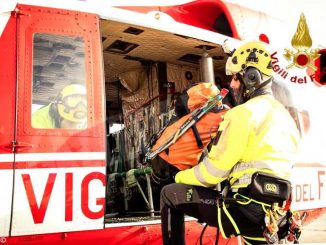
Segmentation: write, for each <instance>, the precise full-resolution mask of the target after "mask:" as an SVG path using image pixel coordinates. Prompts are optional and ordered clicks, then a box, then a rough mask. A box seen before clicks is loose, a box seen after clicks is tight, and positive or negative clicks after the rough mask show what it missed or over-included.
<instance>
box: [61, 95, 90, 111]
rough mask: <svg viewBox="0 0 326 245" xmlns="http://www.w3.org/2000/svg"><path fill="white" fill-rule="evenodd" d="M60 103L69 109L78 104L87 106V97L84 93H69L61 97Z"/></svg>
mask: <svg viewBox="0 0 326 245" xmlns="http://www.w3.org/2000/svg"><path fill="white" fill-rule="evenodd" d="M62 104H63V105H64V106H65V107H66V108H69V109H75V108H77V107H78V106H80V105H81V106H84V107H87V98H86V95H81V94H74V95H69V96H65V97H64V98H63V99H62Z"/></svg>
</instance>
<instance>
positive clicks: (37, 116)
mask: <svg viewBox="0 0 326 245" xmlns="http://www.w3.org/2000/svg"><path fill="white" fill-rule="evenodd" d="M51 105H52V104H49V105H47V106H44V107H42V108H40V109H38V110H37V111H36V112H34V113H33V115H32V127H33V128H55V120H54V118H53V117H51V115H50V107H51Z"/></svg>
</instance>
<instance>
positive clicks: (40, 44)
mask: <svg viewBox="0 0 326 245" xmlns="http://www.w3.org/2000/svg"><path fill="white" fill-rule="evenodd" d="M84 50H85V44H84V40H83V38H81V37H76V36H64V35H53V34H47V33H35V34H34V36H33V85H32V86H33V87H32V127H34V128H70V129H83V128H86V127H87V96H86V95H87V91H86V72H85V51H84Z"/></svg>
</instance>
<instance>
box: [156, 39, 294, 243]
mask: <svg viewBox="0 0 326 245" xmlns="http://www.w3.org/2000/svg"><path fill="white" fill-rule="evenodd" d="M226 71H227V73H228V74H230V75H231V74H232V75H233V79H232V81H231V84H230V87H231V88H232V89H233V94H234V96H235V97H236V100H237V102H238V104H239V105H238V106H236V107H234V108H233V109H231V110H230V111H228V112H227V113H226V114H225V115H224V120H223V121H222V122H221V124H220V126H219V129H218V133H217V136H216V137H215V139H214V140H213V142H212V146H211V149H210V150H209V153H208V154H207V155H206V156H204V157H202V159H201V161H200V162H199V164H198V165H196V166H194V167H193V168H191V169H187V170H183V171H180V172H178V173H177V175H176V176H175V182H176V184H171V185H168V186H165V187H164V188H163V189H162V192H161V217H162V236H163V244H184V214H187V215H190V216H193V217H196V218H198V219H199V220H202V221H204V222H205V223H207V224H208V225H212V226H218V227H219V229H220V231H221V233H222V235H223V236H225V237H229V236H231V235H242V236H243V237H244V239H245V241H246V242H247V243H248V244H254V243H259V244H262V243H266V241H267V240H268V239H269V240H268V242H271V241H270V240H272V239H273V238H275V234H276V232H274V233H273V232H271V233H270V234H267V233H268V232H265V227H266V226H267V224H265V221H266V218H265V217H266V210H267V209H268V208H271V205H272V204H273V203H274V201H275V202H281V201H285V199H286V198H287V197H288V196H289V194H290V193H289V192H290V190H289V189H290V188H286V191H285V192H286V193H282V191H281V190H282V188H280V189H278V188H279V186H278V185H279V184H280V183H288V182H287V181H286V180H287V179H288V178H289V176H290V173H291V170H292V166H293V156H294V154H295V152H296V150H297V147H298V142H299V132H298V130H297V127H296V125H295V122H294V120H293V119H292V117H291V116H290V114H289V113H288V111H287V110H286V109H285V108H284V106H283V105H281V104H280V103H279V102H278V101H277V100H275V99H274V97H273V95H272V90H271V83H272V79H273V78H272V63H271V58H270V54H269V52H268V51H267V50H266V48H265V47H264V45H263V44H262V43H260V42H249V43H246V44H244V45H242V46H240V47H239V48H238V49H237V50H235V51H234V52H233V54H232V56H231V57H229V58H228V61H227V64H226ZM255 173H259V174H255ZM258 175H259V176H260V177H261V176H265V175H266V176H267V177H266V176H265V177H263V178H267V182H266V183H267V185H264V186H262V187H261V189H260V190H263V192H264V191H266V192H264V193H263V194H262V196H257V195H258V194H257V193H255V192H256V191H254V190H253V189H252V186H253V184H251V183H252V182H253V181H256V179H255V178H256V176H258ZM269 176H271V177H269ZM254 177H255V178H254ZM274 177H275V178H278V179H277V181H278V182H273V181H274V180H275V178H274ZM275 181H276V180H275ZM258 182H259V180H258ZM219 183H223V184H224V183H228V185H229V186H230V188H229V190H228V192H227V197H232V198H233V197H235V195H238V194H239V195H240V194H241V198H242V199H243V201H242V202H238V201H230V203H227V205H225V203H224V202H222V203H217V202H218V201H217V200H218V197H219V193H218V192H217V191H216V190H214V189H213V188H215V187H216V185H217V184H219ZM255 183H257V182H255ZM259 183H260V182H259ZM281 185H282V184H281ZM266 186H267V189H266V190H265V187H266ZM287 186H288V185H287ZM207 187H209V188H207ZM258 189H259V188H258ZM269 191H270V192H274V193H268V192H269ZM260 194H261V193H260ZM274 196H275V198H273V197H274ZM236 197H237V198H239V196H236ZM265 197H266V198H265ZM260 198H261V199H260ZM258 199H259V200H258ZM261 200H263V201H261ZM217 206H218V207H220V208H217ZM226 207H228V208H226ZM282 232H284V231H282ZM263 233H264V236H263ZM278 233H279V234H278V235H279V236H280V238H282V236H284V234H281V230H280V231H279V232H278ZM273 236H274V237H273Z"/></svg>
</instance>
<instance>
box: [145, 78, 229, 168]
mask: <svg viewBox="0 0 326 245" xmlns="http://www.w3.org/2000/svg"><path fill="white" fill-rule="evenodd" d="M218 93H219V91H218V89H217V87H216V86H215V85H213V84H211V83H200V84H197V85H195V86H193V87H191V88H190V89H188V90H186V91H185V92H183V93H182V94H181V95H180V97H179V99H177V101H176V107H175V112H176V116H177V120H176V121H174V122H173V123H172V124H170V125H169V126H167V127H166V128H165V129H164V131H163V132H162V133H161V135H160V136H159V138H158V139H157V140H156V142H155V144H154V145H153V146H152V148H151V151H155V150H156V149H157V148H159V147H160V146H162V144H164V143H165V142H166V140H167V138H169V137H170V136H171V135H173V134H175V132H177V130H178V129H179V128H180V126H181V125H183V123H184V122H185V121H186V120H187V119H188V118H189V117H190V116H191V112H192V111H194V110H195V109H197V108H200V107H201V106H203V105H204V104H205V103H206V102H207V101H208V100H209V99H210V98H212V97H214V96H216V95H217V94H218ZM226 111H227V110H226V109H224V110H217V108H216V109H215V108H214V109H212V110H210V111H209V112H207V113H206V115H204V116H203V117H202V118H200V119H199V120H198V121H197V122H196V124H195V125H194V126H195V127H192V128H190V129H188V130H187V131H186V132H185V133H184V134H183V135H182V136H181V137H180V138H178V139H177V140H176V141H175V142H174V143H173V144H172V145H171V146H169V147H168V148H167V149H165V150H164V151H162V152H161V153H159V154H158V158H159V160H163V164H164V163H166V164H169V165H171V166H173V169H174V170H175V171H178V170H184V169H187V168H191V167H193V166H195V165H196V164H197V163H198V160H199V159H200V156H201V155H202V153H203V150H204V149H205V148H206V146H207V145H208V144H209V143H210V141H211V140H212V139H213V138H214V137H215V135H216V133H217V129H218V126H219V124H220V122H221V121H222V119H223V115H224V113H225V112H226ZM159 162H160V163H159V164H158V163H157V162H156V163H154V166H153V168H154V170H159V168H162V166H160V165H162V161H159ZM155 165H156V166H155Z"/></svg>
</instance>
